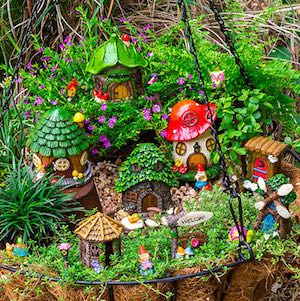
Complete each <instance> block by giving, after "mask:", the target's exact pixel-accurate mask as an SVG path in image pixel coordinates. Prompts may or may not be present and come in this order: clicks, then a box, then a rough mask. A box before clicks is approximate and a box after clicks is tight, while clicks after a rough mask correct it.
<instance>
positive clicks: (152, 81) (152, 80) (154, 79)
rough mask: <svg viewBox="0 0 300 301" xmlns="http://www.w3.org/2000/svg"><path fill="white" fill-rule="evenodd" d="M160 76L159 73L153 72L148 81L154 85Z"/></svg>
mask: <svg viewBox="0 0 300 301" xmlns="http://www.w3.org/2000/svg"><path fill="white" fill-rule="evenodd" d="M157 80H158V76H157V73H153V74H152V77H151V79H150V80H149V81H148V85H153V84H154V83H155V82H157Z"/></svg>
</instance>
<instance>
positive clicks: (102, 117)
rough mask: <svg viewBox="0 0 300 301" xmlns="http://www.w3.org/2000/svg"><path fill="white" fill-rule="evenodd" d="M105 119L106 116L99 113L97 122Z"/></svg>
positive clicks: (102, 121)
mask: <svg viewBox="0 0 300 301" xmlns="http://www.w3.org/2000/svg"><path fill="white" fill-rule="evenodd" d="M105 121H106V116H104V115H101V116H99V117H98V122H99V123H104V122H105Z"/></svg>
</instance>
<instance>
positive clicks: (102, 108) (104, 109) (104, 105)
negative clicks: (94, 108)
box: [100, 102, 107, 111]
mask: <svg viewBox="0 0 300 301" xmlns="http://www.w3.org/2000/svg"><path fill="white" fill-rule="evenodd" d="M106 109H107V104H106V103H105V102H104V103H102V105H101V108H100V110H102V111H106Z"/></svg>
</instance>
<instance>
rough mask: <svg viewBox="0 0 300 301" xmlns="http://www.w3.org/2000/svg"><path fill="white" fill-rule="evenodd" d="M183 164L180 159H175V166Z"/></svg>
mask: <svg viewBox="0 0 300 301" xmlns="http://www.w3.org/2000/svg"><path fill="white" fill-rule="evenodd" d="M182 164H183V162H182V161H181V159H179V158H178V159H176V160H175V166H177V167H180V166H181V165H182Z"/></svg>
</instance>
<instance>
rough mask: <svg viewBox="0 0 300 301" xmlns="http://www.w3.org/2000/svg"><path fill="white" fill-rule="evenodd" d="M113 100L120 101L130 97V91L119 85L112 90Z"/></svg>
mask: <svg viewBox="0 0 300 301" xmlns="http://www.w3.org/2000/svg"><path fill="white" fill-rule="evenodd" d="M113 93H114V99H122V98H127V97H129V96H130V91H129V89H128V87H127V86H125V85H123V84H119V85H117V86H115V88H114V92H113Z"/></svg>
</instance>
